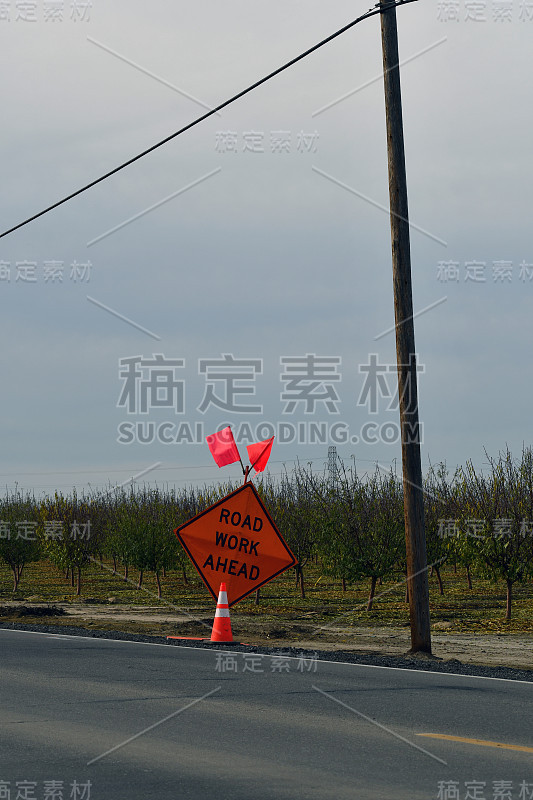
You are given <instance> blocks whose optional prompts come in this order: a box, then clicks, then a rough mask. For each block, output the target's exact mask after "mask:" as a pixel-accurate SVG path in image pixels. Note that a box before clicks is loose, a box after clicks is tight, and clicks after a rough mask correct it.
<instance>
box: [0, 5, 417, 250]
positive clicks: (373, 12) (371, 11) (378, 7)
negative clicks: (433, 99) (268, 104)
mask: <svg viewBox="0 0 533 800" xmlns="http://www.w3.org/2000/svg"><path fill="white" fill-rule="evenodd" d="M413 2H416V0H394V1H393V2H390V3H387V4H384V3H377V5H376V6H375V7H374V8H371V9H369V11H367V12H366V14H363V15H362V16H360V17H358V18H357V19H355V20H353V22H349V23H348V25H345V26H344V27H343V28H340V29H339V30H338V31H335V33H332V34H331V35H330V36H328V37H327V38H326V39H323V40H322V41H321V42H318V44H315V45H313V47H310V48H309V49H308V50H306V51H305V52H304V53H300V55H299V56H296V57H295V58H293V59H291V60H290V61H287V63H286V64H284V65H283V66H282V67H278V69H275V70H274V71H273V72H270V73H269V74H268V75H265V77H264V78H261V79H260V80H258V81H256V82H255V83H252V84H251V85H250V86H248V87H247V88H246V89H243V90H242V91H240V92H238V94H235V95H233V97H230V98H229V100H225V101H224V102H223V103H220V105H218V106H217V107H216V108H212V109H211V110H210V111H207V112H206V113H205V114H202V115H201V116H200V117H197V119H195V120H194V121H193V122H189V123H188V124H187V125H185V126H184V127H183V128H180V129H179V130H178V131H175V132H174V133H171V134H170V136H167V137H165V138H164V139H161V141H159V142H157V143H156V144H154V145H152V146H151V147H149V148H148V149H147V150H143V152H142V153H139V154H138V155H136V156H133V158H130V159H128V161H125V162H124V163H123V164H120V165H119V166H118V167H115V168H114V169H112V170H110V171H109V172H106V173H105V175H102V176H101V177H100V178H96V179H95V180H94V181H91V182H90V183H88V184H86V185H85V186H82V188H81V189H78V190H77V191H75V192H72V194H69V195H68V196H67V197H64V198H63V199H62V200H58V201H57V202H56V203H53V204H52V205H51V206H48V207H47V208H45V209H44V210H43V211H39V212H38V213H37V214H33V216H31V217H28V219H25V220H24V221H23V222H19V223H18V225H14V226H13V227H12V228H9V229H8V230H7V231H4V232H3V233H0V239H2V238H3V237H4V236H8V235H9V234H10V233H13V232H14V231H16V230H18V229H19V228H23V227H24V226H25V225H28V224H29V223H30V222H33V221H34V220H36V219H38V218H39V217H42V216H44V214H48V212H49V211H53V209H54V208H58V206H61V205H63V203H67V202H68V201H69V200H72V199H73V198H74V197H77V196H78V195H80V194H82V193H83V192H86V191H87V190H88V189H92V187H93V186H96V185H97V184H98V183H101V182H102V181H105V180H106V179H107V178H110V177H111V176H112V175H115V174H116V173H117V172H120V170H123V169H125V168H126V167H129V166H130V164H133V163H134V162H135V161H139V159H141V158H144V156H147V155H148V154H149V153H152V152H153V151H154V150H157V149H158V148H159V147H162V146H163V145H164V144H167V143H168V142H170V141H171V140H172V139H175V138H176V137H177V136H181V134H182V133H185V132H186V131H188V130H190V128H193V127H194V126H195V125H198V124H199V123H200V122H203V121H204V120H205V119H207V118H208V117H211V116H213V114H217V113H218V112H219V111H221V110H222V109H223V108H226V106H229V105H230V104H231V103H234V102H235V101H236V100H239V99H240V98H241V97H244V95H246V94H248V93H249V92H252V91H253V90H254V89H257V88H258V87H259V86H261V85H262V84H263V83H266V82H267V81H269V80H271V79H272V78H274V77H275V76H276V75H279V74H280V72H284V71H285V70H286V69H288V68H289V67H292V66H293V65H294V64H297V63H298V61H301V60H302V59H304V58H306V57H307V56H308V55H310V54H311V53H314V52H315V50H318V49H319V48H321V47H323V46H324V45H325V44H328V43H329V42H331V41H333V39H336V38H337V37H338V36H341V35H342V34H343V33H346V31H348V30H350V28H353V27H354V26H355V25H357V24H358V23H359V22H363V20H365V19H369V17H373V16H375V15H376V14H382V13H383V12H384V11H386V10H388V9H389V8H396V6H401V5H406V4H407V3H413Z"/></svg>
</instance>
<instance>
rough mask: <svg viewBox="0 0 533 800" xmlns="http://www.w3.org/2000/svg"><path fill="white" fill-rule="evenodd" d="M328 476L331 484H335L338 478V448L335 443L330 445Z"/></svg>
mask: <svg viewBox="0 0 533 800" xmlns="http://www.w3.org/2000/svg"><path fill="white" fill-rule="evenodd" d="M328 478H329V485H330V486H335V481H336V480H337V448H336V447H335V445H334V444H332V445H330V446H329V447H328Z"/></svg>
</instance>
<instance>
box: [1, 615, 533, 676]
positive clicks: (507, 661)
mask: <svg viewBox="0 0 533 800" xmlns="http://www.w3.org/2000/svg"><path fill="white" fill-rule="evenodd" d="M2 605H3V608H4V609H5V611H4V614H3V616H2V618H1V619H2V622H8V621H17V622H28V623H29V622H31V623H34V622H36V623H39V622H40V623H42V624H51V623H53V624H54V625H75V626H80V627H87V628H89V629H92V630H95V629H97V630H120V631H125V632H127V633H142V634H148V635H154V636H204V637H209V636H210V633H211V627H212V624H213V615H212V614H209V615H207V614H206V611H205V608H203V609H200V608H198V609H195V608H190V609H188V613H187V614H184V613H180V612H178V611H173V610H171V609H166V608H163V609H162V608H161V607H155V606H154V607H146V606H143V607H139V606H131V605H118V604H116V605H105V606H103V605H82V604H79V605H75V604H72V603H64V604H62V603H57V604H55V605H56V607H58V608H60V609H64V612H65V613H64V615H62V616H54V617H50V616H35V617H33V616H31V615H29V616H28V615H25V616H24V618H21V615H20V611H18V610H17V607H18V608H19V609H20V605H21V604H20V602H19V603H15V602H8V601H5V602H4V603H3V604H2ZM11 606H12V607H13V615H11V614H9V610H10V607H11ZM31 607H32V608H35V609H38V608H40V609H43V608H46V606H45V604H37V603H35V604H34V603H32V604H31ZM28 610H29V609H28ZM6 612H7V614H6ZM231 622H232V630H233V636H234V639H236V640H239V641H243V642H246V643H247V644H254V645H266V646H272V647H279V646H285V647H287V646H293V647H302V648H305V649H306V650H353V651H354V652H357V653H361V654H365V655H366V654H376V655H391V656H392V655H396V656H398V655H403V654H405V653H406V652H407V651H408V650H409V647H410V632H409V628H407V627H404V628H389V627H387V628H385V627H379V628H378V627H364V626H361V627H357V626H342V624H341V623H340V621H337V622H336V623H335V622H331V623H322V624H320V623H319V624H318V625H317V624H313V623H309V622H308V621H305V620H290V621H287V620H280V619H273V618H269V617H267V616H258V615H255V616H246V615H244V614H240V613H239V611H238V610H234V611H232V613H231ZM443 626H444V629H443ZM445 626H446V623H440V625H439V623H437V625H436V626H435V629H434V630H433V632H432V645H433V653H434V655H435V656H437V657H439V658H441V659H443V660H444V661H448V660H450V659H456V660H457V661H461V662H462V663H465V664H479V665H483V666H500V667H515V668H519V669H533V634H521V635H515V634H501V635H498V634H470V633H447V632H446V629H445ZM439 628H440V629H439Z"/></svg>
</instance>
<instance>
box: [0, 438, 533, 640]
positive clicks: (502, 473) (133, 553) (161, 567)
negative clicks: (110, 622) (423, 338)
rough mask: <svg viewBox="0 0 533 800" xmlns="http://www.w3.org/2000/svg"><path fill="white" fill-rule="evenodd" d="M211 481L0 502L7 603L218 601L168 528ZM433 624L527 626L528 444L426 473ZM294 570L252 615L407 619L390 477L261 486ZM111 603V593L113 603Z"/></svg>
mask: <svg viewBox="0 0 533 800" xmlns="http://www.w3.org/2000/svg"><path fill="white" fill-rule="evenodd" d="M232 488H235V487H231V486H224V487H218V488H217V489H197V488H196V489H192V488H191V489H188V490H184V491H181V492H178V493H176V492H172V491H168V490H162V489H152V488H144V489H130V490H129V491H126V490H119V491H110V492H108V493H104V494H99V495H96V494H93V495H85V496H78V495H76V494H72V495H69V496H60V495H56V496H55V497H53V498H47V499H44V500H39V501H37V500H35V498H33V497H32V496H29V495H24V494H22V493H20V492H18V493H15V494H10V495H6V496H5V497H4V498H3V499H2V500H1V501H0V600H12V599H15V600H21V601H22V600H24V601H28V600H29V601H35V602H37V601H40V602H74V603H75V602H81V601H85V602H93V603H109V602H111V603H128V604H140V605H143V604H144V605H152V606H153V605H154V603H156V602H160V603H162V604H167V603H168V604H170V605H172V606H176V607H179V608H195V609H197V610H198V609H205V610H206V611H207V610H211V609H212V599H211V597H210V596H209V594H208V592H207V590H206V589H205V587H204V586H203V584H202V583H201V581H200V579H199V577H198V575H197V574H196V573H195V571H194V570H193V568H192V567H191V565H190V564H189V562H188V559H187V557H186V555H185V553H184V551H183V550H182V548H181V545H180V544H179V542H178V540H177V539H176V537H175V536H174V534H173V529H174V528H176V527H177V526H178V525H180V524H182V523H183V522H185V521H186V520H188V519H190V518H191V517H192V516H194V515H195V514H197V513H199V512H200V511H202V510H203V509H205V508H206V507H208V506H209V505H210V504H211V503H213V502H214V501H216V500H217V499H219V498H220V497H221V496H224V495H225V494H226V493H227V492H228V491H229V490H230V489H232ZM424 489H425V513H426V536H427V547H428V564H429V565H433V566H430V568H429V584H430V601H431V612H432V621H433V623H448V626H447V627H448V629H449V630H454V631H458V630H465V631H466V630H467V631H471V632H498V631H507V632H520V631H524V632H525V631H528V632H533V604H532V599H533V584H532V580H531V579H532V575H533V536H532V535H531V528H532V522H531V521H532V520H533V459H532V454H531V451H530V450H526V451H524V452H523V453H522V454H521V458H520V459H518V460H516V459H513V458H512V456H511V454H510V453H504V454H501V455H500V456H499V457H498V458H496V459H489V461H488V469H486V470H485V471H484V472H483V473H481V472H476V470H475V469H474V468H473V466H472V465H471V464H467V465H466V466H465V467H464V468H463V469H460V470H458V471H457V472H456V473H455V474H453V475H449V474H448V472H447V471H446V469H445V467H444V466H442V465H441V466H440V467H438V468H435V469H434V470H432V471H431V472H430V473H429V474H428V475H427V476H426V479H425V486H424ZM258 490H259V491H260V493H261V495H262V497H263V500H264V502H265V505H266V506H267V508H268V510H269V512H270V513H271V515H272V517H273V518H274V520H275V522H276V523H277V525H278V527H279V529H280V530H281V532H282V533H283V535H284V537H285V538H286V539H287V542H288V544H289V546H290V547H291V549H292V550H293V552H294V553H295V555H296V557H297V558H298V561H299V566H298V568H297V569H296V570H291V571H289V572H288V573H286V574H284V575H282V576H280V577H279V578H277V579H276V580H275V581H274V582H272V583H271V584H269V585H268V586H266V587H263V588H262V589H261V591H260V597H259V598H258V602H257V600H256V598H255V596H254V597H251V598H248V599H246V600H245V601H243V602H242V603H241V604H239V609H240V610H243V611H246V613H247V614H263V615H268V616H269V617H270V616H272V617H276V618H281V619H283V618H284V619H287V620H289V619H296V618H300V619H304V618H308V619H309V620H311V619H312V620H315V621H321V620H325V621H327V620H328V619H333V618H335V619H336V618H342V620H343V624H357V625H391V626H399V625H407V624H408V606H407V603H406V597H405V594H406V581H405V546H404V526H403V496H402V488H401V484H400V483H399V481H398V479H397V478H396V477H395V476H394V475H393V474H384V473H382V472H380V471H376V472H374V473H372V474H367V475H364V476H360V475H358V474H357V473H356V471H355V468H353V467H350V468H346V467H344V466H343V465H340V468H339V471H338V473H337V475H336V476H334V479H332V478H331V476H330V475H328V476H324V475H317V474H314V473H313V472H312V471H311V470H310V469H309V468H307V467H303V466H299V467H297V468H296V469H295V470H293V472H291V473H287V474H286V475H285V476H284V477H283V478H282V479H281V480H280V481H277V482H276V483H274V482H272V481H270V480H268V479H263V481H262V482H259V484H258ZM110 598H111V601H110Z"/></svg>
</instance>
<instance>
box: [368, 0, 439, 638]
mask: <svg viewBox="0 0 533 800" xmlns="http://www.w3.org/2000/svg"><path fill="white" fill-rule="evenodd" d="M380 5H381V15H380V16H381V40H382V45H383V72H384V81H385V107H386V114H387V150H388V159H389V195H390V220H391V240H392V272H393V285H394V316H395V322H396V359H397V364H398V396H399V405H400V427H401V436H402V466H403V497H404V516H405V544H406V551H407V585H408V588H409V612H410V619H411V652H426V653H431V630H430V621H429V589H428V575H427V555H426V534H425V530H424V497H423V492H422V464H421V460H420V435H419V434H420V428H419V421H418V391H417V374H416V372H417V371H416V358H415V329H414V322H413V297H412V289H411V247H410V240H409V210H408V205H407V181H406V175H405V152H404V142H403V119H402V97H401V89H400V66H399V58H398V29H397V26H396V7H395V5H393V4H392V3H391V0H380Z"/></svg>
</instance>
